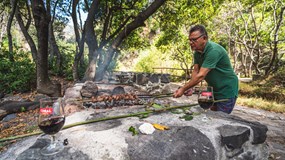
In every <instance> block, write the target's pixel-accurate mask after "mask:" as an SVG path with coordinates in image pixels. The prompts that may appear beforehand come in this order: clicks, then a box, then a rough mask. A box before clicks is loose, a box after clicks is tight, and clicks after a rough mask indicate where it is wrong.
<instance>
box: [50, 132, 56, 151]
mask: <svg viewBox="0 0 285 160" xmlns="http://www.w3.org/2000/svg"><path fill="white" fill-rule="evenodd" d="M55 146H56V142H55V135H51V142H50V148H55Z"/></svg>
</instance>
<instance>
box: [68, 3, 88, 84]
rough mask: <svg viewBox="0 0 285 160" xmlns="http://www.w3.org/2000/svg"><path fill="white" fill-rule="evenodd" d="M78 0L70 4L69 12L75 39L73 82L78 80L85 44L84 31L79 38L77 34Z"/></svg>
mask: <svg viewBox="0 0 285 160" xmlns="http://www.w3.org/2000/svg"><path fill="white" fill-rule="evenodd" d="M78 2H79V0H73V2H72V12H71V17H72V22H73V27H74V33H75V39H76V54H75V57H74V63H73V66H72V75H73V79H74V81H75V82H76V81H78V80H79V75H78V67H79V63H80V60H81V59H82V55H83V52H84V43H85V38H84V37H85V29H84V28H83V29H82V30H83V31H82V35H81V38H80V33H79V27H78V23H77V16H76V6H77V4H78Z"/></svg>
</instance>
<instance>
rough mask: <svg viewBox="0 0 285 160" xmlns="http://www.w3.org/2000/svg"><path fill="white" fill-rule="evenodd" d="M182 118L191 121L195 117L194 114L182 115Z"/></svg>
mask: <svg viewBox="0 0 285 160" xmlns="http://www.w3.org/2000/svg"><path fill="white" fill-rule="evenodd" d="M180 118H181V119H185V121H191V120H192V119H193V116H192V115H184V116H182V117H180Z"/></svg>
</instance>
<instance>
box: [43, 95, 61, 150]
mask: <svg viewBox="0 0 285 160" xmlns="http://www.w3.org/2000/svg"><path fill="white" fill-rule="evenodd" d="M64 122H65V115H64V101H63V99H62V98H56V97H50V98H44V99H41V100H40V113H39V119H38V126H39V128H40V129H41V130H42V131H43V132H44V133H45V134H48V135H50V136H51V143H50V144H49V145H47V146H46V147H44V148H42V149H41V150H40V152H41V154H42V155H54V154H57V153H59V152H60V151H62V150H63V149H64V146H63V144H62V143H58V142H56V140H55V134H56V133H58V132H59V131H60V130H61V128H62V127H63V125H64Z"/></svg>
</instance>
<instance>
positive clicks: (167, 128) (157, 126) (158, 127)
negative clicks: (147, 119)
mask: <svg viewBox="0 0 285 160" xmlns="http://www.w3.org/2000/svg"><path fill="white" fill-rule="evenodd" d="M152 126H153V127H154V128H155V129H158V130H161V131H164V130H169V127H167V126H164V125H161V124H157V123H153V124H152Z"/></svg>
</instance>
